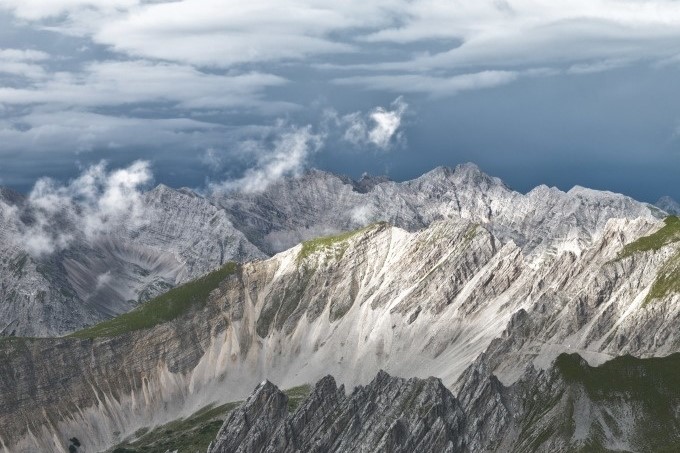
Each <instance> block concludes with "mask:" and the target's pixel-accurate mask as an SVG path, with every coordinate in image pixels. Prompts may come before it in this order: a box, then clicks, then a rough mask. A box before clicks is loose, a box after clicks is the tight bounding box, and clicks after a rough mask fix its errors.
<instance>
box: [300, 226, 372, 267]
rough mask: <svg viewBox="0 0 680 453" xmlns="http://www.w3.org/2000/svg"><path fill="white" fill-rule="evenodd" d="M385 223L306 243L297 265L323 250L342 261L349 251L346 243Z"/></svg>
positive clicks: (301, 250) (303, 244) (303, 245)
mask: <svg viewBox="0 0 680 453" xmlns="http://www.w3.org/2000/svg"><path fill="white" fill-rule="evenodd" d="M384 224H385V222H378V223H373V224H371V225H368V226H365V227H363V228H359V229H358V230H353V231H347V232H345V233H340V234H336V235H331V236H323V237H320V238H316V239H311V240H309V241H304V242H303V243H302V248H301V249H300V253H298V256H297V259H296V261H297V263H298V264H300V263H301V262H302V261H304V260H305V258H307V257H309V256H311V255H313V254H315V253H317V252H319V251H322V250H326V251H331V252H333V255H334V256H335V258H336V259H342V257H343V256H344V255H345V251H347V247H348V244H346V241H347V240H348V239H350V238H352V237H354V236H356V235H358V234H360V233H363V232H366V231H369V230H371V229H373V228H375V227H376V226H378V225H384Z"/></svg>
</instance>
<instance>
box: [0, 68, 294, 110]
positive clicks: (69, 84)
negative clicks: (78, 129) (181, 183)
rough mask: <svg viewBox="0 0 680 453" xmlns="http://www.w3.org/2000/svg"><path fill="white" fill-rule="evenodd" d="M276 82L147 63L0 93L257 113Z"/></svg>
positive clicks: (31, 99)
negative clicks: (236, 108) (250, 109)
mask: <svg viewBox="0 0 680 453" xmlns="http://www.w3.org/2000/svg"><path fill="white" fill-rule="evenodd" d="M285 82H286V81H285V79H283V78H281V77H277V76H274V75H271V74H263V73H257V72H249V73H242V74H236V75H217V74H207V73H204V72H201V71H199V70H197V69H195V68H193V67H191V66H184V65H177V64H168V63H155V62H149V61H142V60H135V61H104V62H97V63H91V64H88V65H86V67H85V68H84V70H83V71H82V72H72V73H63V72H62V73H59V74H55V75H54V76H53V77H52V78H50V79H49V80H45V81H37V82H35V83H33V84H31V85H29V86H27V87H25V88H9V87H3V88H0V102H1V103H5V104H43V105H45V104H46V105H60V106H67V107H69V106H80V107H97V106H120V105H130V104H139V103H153V102H155V103H164V104H170V105H171V106H176V107H178V108H193V109H201V108H229V107H234V106H240V107H257V106H258V105H261V104H265V102H264V101H262V99H261V98H260V96H259V95H260V92H261V90H262V89H263V88H265V87H268V86H276V85H282V84H284V83H285Z"/></svg>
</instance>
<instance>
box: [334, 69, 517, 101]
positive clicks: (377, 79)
mask: <svg viewBox="0 0 680 453" xmlns="http://www.w3.org/2000/svg"><path fill="white" fill-rule="evenodd" d="M517 77H518V73H517V72H514V71H482V72H477V73H472V74H461V75H456V76H452V77H431V76H426V75H419V74H400V75H374V76H355V77H345V78H339V79H335V80H334V82H335V83H336V84H339V85H356V86H359V87H362V88H364V89H371V90H375V89H379V90H386V91H392V92H397V93H421V94H428V95H433V96H450V95H454V94H457V93H460V92H461V91H469V90H479V89H482V88H490V87H495V86H499V85H504V84H506V83H510V82H512V81H513V80H515V79H516V78H517Z"/></svg>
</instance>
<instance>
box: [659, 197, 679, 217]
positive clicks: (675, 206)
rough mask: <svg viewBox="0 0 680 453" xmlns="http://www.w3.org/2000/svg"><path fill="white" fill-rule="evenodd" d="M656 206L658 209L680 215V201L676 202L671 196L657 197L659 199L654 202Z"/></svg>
mask: <svg viewBox="0 0 680 453" xmlns="http://www.w3.org/2000/svg"><path fill="white" fill-rule="evenodd" d="M656 207H657V208H659V209H663V210H664V211H666V212H667V213H669V214H673V215H680V203H678V202H677V201H675V200H674V199H672V198H671V197H661V198H659V201H657V202H656Z"/></svg>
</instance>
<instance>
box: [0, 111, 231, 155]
mask: <svg viewBox="0 0 680 453" xmlns="http://www.w3.org/2000/svg"><path fill="white" fill-rule="evenodd" d="M226 132H227V131H226V128H225V127H224V126H221V125H218V124H212V123H206V122H202V121H197V120H193V119H189V118H168V119H153V118H129V117H124V116H110V115H103V114H96V113H90V112H83V111H77V110H67V111H64V110H56V111H49V110H48V111H34V112H30V113H28V114H26V115H23V116H18V117H13V118H11V119H6V120H0V156H2V154H3V153H13V152H15V151H16V150H17V149H20V150H24V152H26V153H31V154H36V155H37V154H40V153H66V154H69V155H72V154H73V153H74V152H88V151H93V150H97V149H117V148H121V147H129V148H132V147H138V148H141V147H149V146H155V147H159V148H163V147H168V146H176V145H177V144H182V145H183V147H184V148H185V149H186V150H189V149H193V148H194V147H200V146H203V147H205V146H215V145H217V144H218V143H220V142H221V141H223V140H225V135H226Z"/></svg>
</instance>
